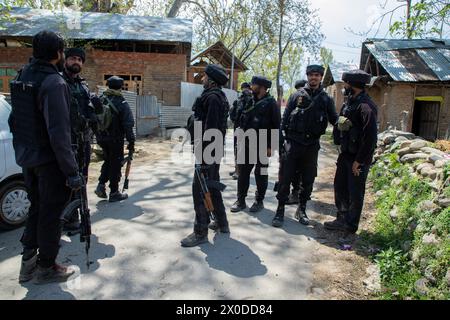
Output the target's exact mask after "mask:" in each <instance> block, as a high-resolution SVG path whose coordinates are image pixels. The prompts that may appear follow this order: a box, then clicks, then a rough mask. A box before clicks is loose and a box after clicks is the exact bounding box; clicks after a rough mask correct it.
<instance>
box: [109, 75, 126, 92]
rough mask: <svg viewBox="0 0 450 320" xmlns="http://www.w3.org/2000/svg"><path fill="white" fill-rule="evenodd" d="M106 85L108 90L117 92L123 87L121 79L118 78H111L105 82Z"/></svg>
mask: <svg viewBox="0 0 450 320" xmlns="http://www.w3.org/2000/svg"><path fill="white" fill-rule="evenodd" d="M106 84H107V85H108V87H109V88H110V89H115V90H119V89H122V87H123V79H122V78H121V77H118V76H112V77H110V78H108V80H106Z"/></svg>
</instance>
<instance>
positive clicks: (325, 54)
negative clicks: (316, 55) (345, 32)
mask: <svg viewBox="0 0 450 320" xmlns="http://www.w3.org/2000/svg"><path fill="white" fill-rule="evenodd" d="M320 60H321V62H322V64H323V65H324V67H328V66H329V65H330V64H332V63H333V62H334V57H333V50H331V49H327V48H324V47H322V48H320Z"/></svg>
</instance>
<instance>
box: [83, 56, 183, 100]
mask: <svg viewBox="0 0 450 320" xmlns="http://www.w3.org/2000/svg"><path fill="white" fill-rule="evenodd" d="M105 74H138V75H139V74H140V75H142V93H143V94H145V95H148V94H151V95H155V96H157V97H158V99H160V100H163V101H164V104H165V105H171V106H179V105H180V96H181V84H180V83H181V81H186V56H185V55H181V54H158V53H140V52H113V51H101V50H92V51H89V52H88V53H87V58H86V63H85V67H84V68H83V76H84V77H85V78H86V80H87V81H88V83H89V85H90V86H91V87H92V88H94V87H96V86H97V85H99V84H102V83H103V76H104V75H105Z"/></svg>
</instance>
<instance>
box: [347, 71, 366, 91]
mask: <svg viewBox="0 0 450 320" xmlns="http://www.w3.org/2000/svg"><path fill="white" fill-rule="evenodd" d="M371 78H372V77H371V76H370V74H368V73H367V72H365V71H363V70H359V69H357V70H351V71H347V72H344V73H343V74H342V81H344V82H347V83H348V84H350V85H352V86H355V87H357V88H361V89H363V88H364V87H365V85H366V84H368V83H370V80H371Z"/></svg>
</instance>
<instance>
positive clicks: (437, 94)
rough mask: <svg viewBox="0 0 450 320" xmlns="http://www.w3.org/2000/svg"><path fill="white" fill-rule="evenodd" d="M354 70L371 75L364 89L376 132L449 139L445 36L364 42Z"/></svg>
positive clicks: (449, 48) (449, 70) (448, 44)
mask: <svg viewBox="0 0 450 320" xmlns="http://www.w3.org/2000/svg"><path fill="white" fill-rule="evenodd" d="M360 69H362V70H365V71H366V72H369V73H370V74H371V75H372V76H373V77H374V78H373V79H372V83H371V86H370V88H369V89H368V92H369V94H370V95H371V96H372V98H373V99H374V101H375V102H376V103H377V105H378V106H379V122H380V130H384V129H387V128H388V127H389V126H393V127H397V128H398V129H402V130H405V131H409V132H413V133H415V134H416V135H418V136H421V137H423V138H425V139H427V140H430V141H434V140H436V139H449V137H450V41H449V40H431V39H417V40H393V39H392V40H385V39H371V40H367V41H366V42H364V43H363V45H362V52H361V62H360Z"/></svg>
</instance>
